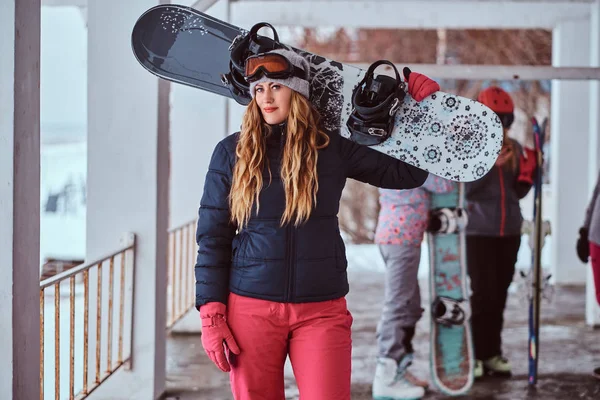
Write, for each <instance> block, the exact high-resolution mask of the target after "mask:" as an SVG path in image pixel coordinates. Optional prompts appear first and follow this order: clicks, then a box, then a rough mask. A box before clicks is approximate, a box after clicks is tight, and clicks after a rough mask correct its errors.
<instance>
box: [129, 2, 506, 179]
mask: <svg viewBox="0 0 600 400" xmlns="http://www.w3.org/2000/svg"><path fill="white" fill-rule="evenodd" d="M247 33H248V31H246V30H244V29H240V28H238V27H236V26H233V25H230V24H228V23H226V22H223V21H220V20H218V19H216V18H213V17H211V16H209V15H206V14H204V13H201V12H199V11H197V10H194V9H192V8H189V7H185V6H178V5H160V6H156V7H153V8H151V9H150V10H148V11H146V12H145V13H144V14H143V15H142V16H141V17H140V18H139V20H138V21H137V22H136V24H135V27H134V29H133V33H132V47H133V52H134V54H135V56H136V58H137V59H138V61H139V62H140V64H142V66H144V68H146V69H147V70H148V71H150V72H152V73H153V74H155V75H157V76H159V77H161V78H163V79H167V80H171V81H174V82H178V83H182V84H186V85H190V86H193V87H196V88H200V89H202V90H207V91H210V92H213V93H216V94H219V95H222V96H227V97H230V98H231V97H232V95H231V93H230V92H229V90H228V89H227V87H226V86H225V85H224V84H223V83H222V82H221V75H222V74H224V73H226V72H228V71H229V55H230V45H231V44H232V42H233V40H234V39H235V38H236V37H237V36H238V35H240V34H242V35H245V34H247ZM284 46H285V45H284ZM285 47H287V48H288V49H291V50H293V51H295V52H297V53H298V54H300V55H302V56H303V57H304V58H306V59H307V60H308V61H309V63H310V65H311V102H312V103H313V104H314V105H315V107H316V108H317V109H318V110H319V112H320V113H321V117H322V122H323V125H324V128H325V129H327V130H328V131H332V132H339V134H340V135H342V136H344V137H349V136H350V132H349V131H348V129H347V128H346V121H347V120H348V117H349V116H350V114H351V113H352V103H351V100H352V92H353V90H354V89H355V87H356V86H357V85H358V83H359V82H360V81H361V79H362V78H363V76H364V74H365V73H366V71H365V70H362V69H360V68H357V67H354V66H351V65H347V64H342V63H340V62H337V61H334V60H330V59H327V58H325V57H322V56H319V55H316V54H312V53H310V52H307V51H304V50H300V49H296V48H293V47H291V46H285ZM371 147H372V148H373V149H375V150H377V151H379V152H382V153H385V154H388V155H390V156H392V157H395V158H397V159H400V160H402V161H405V162H406V163H408V164H411V165H414V166H416V167H419V168H421V169H424V170H426V171H429V172H431V173H433V174H435V175H438V176H442V177H444V178H447V179H451V180H454V181H461V182H468V181H473V180H476V179H479V178H481V177H482V176H483V175H485V173H487V172H488V171H489V170H490V169H491V167H492V166H493V164H494V162H495V160H496V158H497V156H498V154H499V153H500V149H501V147H502V125H501V123H500V120H499V118H498V117H497V116H496V114H495V113H494V112H492V111H491V110H490V109H489V108H487V107H486V106H484V105H483V104H481V103H478V102H476V101H474V100H471V99H467V98H464V97H460V96H455V95H451V94H448V93H444V92H436V93H434V94H433V95H431V96H429V97H428V98H426V99H424V100H423V101H421V102H416V101H415V100H414V99H412V98H411V97H410V96H409V95H408V94H407V96H406V97H405V99H404V101H403V103H402V106H401V107H400V109H399V111H398V112H397V113H396V115H395V121H394V129H393V133H392V136H391V137H390V138H389V139H388V140H386V141H385V142H383V143H381V144H379V145H375V146H371Z"/></svg>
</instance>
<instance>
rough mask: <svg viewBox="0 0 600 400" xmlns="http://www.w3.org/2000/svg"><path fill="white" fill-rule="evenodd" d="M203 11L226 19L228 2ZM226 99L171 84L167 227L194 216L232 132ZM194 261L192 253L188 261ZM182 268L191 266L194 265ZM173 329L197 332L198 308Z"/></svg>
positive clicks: (221, 0) (174, 330) (191, 266)
mask: <svg viewBox="0 0 600 400" xmlns="http://www.w3.org/2000/svg"><path fill="white" fill-rule="evenodd" d="M200 5H202V4H199V6H200ZM200 11H202V10H201V9H200ZM203 12H205V13H207V14H209V15H211V16H213V17H215V18H219V19H222V20H224V21H227V19H228V12H229V1H228V0H220V1H218V2H217V3H215V4H214V5H212V6H211V7H210V8H209V9H207V10H206V11H203ZM227 102H228V100H227V99H226V98H225V97H222V96H218V95H216V94H213V93H208V92H205V91H202V90H200V89H195V88H192V87H189V86H184V85H179V84H171V177H170V187H171V190H170V206H171V213H170V218H171V219H170V221H169V226H170V227H171V228H174V227H178V226H181V225H183V224H184V223H186V222H188V221H191V220H193V219H195V218H197V217H198V206H199V205H200V197H201V196H202V191H203V188H204V178H205V176H206V172H207V170H208V163H209V161H210V157H211V155H212V152H213V150H214V148H215V146H216V144H217V143H218V142H219V141H221V140H222V139H223V138H224V137H225V136H227V135H229V134H230V133H232V132H229V131H228V128H227V125H228V123H227V122H228V121H227V116H228V107H229V106H228V104H227ZM195 261H196V258H195V256H194V258H193V259H192V262H195ZM186 268H192V269H193V268H194V265H193V264H192V265H187V266H186ZM191 276H192V277H193V274H192V275H191ZM192 279H193V278H192ZM173 332H200V318H198V311H196V310H195V309H192V310H191V311H190V312H189V313H188V314H187V315H186V316H185V317H183V318H182V319H181V320H180V321H179V322H178V323H177V324H176V325H175V326H174V327H173Z"/></svg>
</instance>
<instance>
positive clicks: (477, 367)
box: [473, 360, 483, 379]
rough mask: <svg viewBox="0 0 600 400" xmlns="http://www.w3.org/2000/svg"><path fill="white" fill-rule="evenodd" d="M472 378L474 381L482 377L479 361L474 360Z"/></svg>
mask: <svg viewBox="0 0 600 400" xmlns="http://www.w3.org/2000/svg"><path fill="white" fill-rule="evenodd" d="M473 377H474V378H475V379H479V378H481V377H483V362H482V361H481V360H475V368H473Z"/></svg>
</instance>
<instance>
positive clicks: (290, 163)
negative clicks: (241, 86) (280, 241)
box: [229, 91, 329, 229]
mask: <svg viewBox="0 0 600 400" xmlns="http://www.w3.org/2000/svg"><path fill="white" fill-rule="evenodd" d="M319 119H320V115H319V113H318V111H317V110H316V109H315V108H314V107H313V106H312V104H311V103H310V102H309V101H308V100H307V99H306V98H305V97H304V96H302V95H300V94H298V93H296V92H295V91H292V97H291V104H290V112H289V115H288V119H287V130H286V135H285V138H282V140H285V146H284V148H283V157H282V161H281V171H280V173H281V179H282V180H283V186H284V190H285V211H284V213H283V215H282V217H281V225H282V226H283V225H285V224H286V223H290V222H293V223H294V224H295V225H296V226H297V225H299V224H301V223H302V222H305V221H306V220H307V219H308V218H309V216H310V214H311V212H312V209H313V206H314V205H315V204H316V201H317V191H318V189H319V183H318V180H317V160H318V157H319V154H318V152H317V150H319V149H323V148H325V147H327V145H329V137H328V136H327V135H326V134H325V133H324V132H323V131H321V130H319V129H318V126H319V125H318V124H319ZM265 130H266V131H267V134H270V133H271V128H270V126H269V125H267V124H266V123H265V122H264V120H263V118H262V114H261V111H260V108H259V107H258V104H257V103H256V100H255V99H252V101H251V102H250V104H248V107H247V109H246V112H245V113H244V117H243V119H242V129H241V133H240V137H239V141H238V143H237V147H236V149H235V154H236V156H237V160H236V163H235V167H234V169H233V180H232V184H231V192H230V194H229V207H230V210H231V221H232V222H233V223H236V224H237V226H238V228H240V229H241V228H242V227H244V226H246V225H247V223H248V220H249V219H250V214H251V213H252V207H253V204H254V202H256V212H257V213H258V210H259V207H260V204H259V195H260V191H261V190H262V187H263V175H262V174H263V169H264V167H265V164H266V166H267V168H268V170H269V183H270V182H271V168H270V166H269V163H268V159H267V158H266V134H265Z"/></svg>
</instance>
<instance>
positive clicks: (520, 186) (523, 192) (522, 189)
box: [515, 181, 532, 200]
mask: <svg viewBox="0 0 600 400" xmlns="http://www.w3.org/2000/svg"><path fill="white" fill-rule="evenodd" d="M531 187H532V185H530V184H529V183H527V182H519V181H516V183H515V193H516V194H517V198H518V199H519V200H521V199H522V198H524V197H525V196H527V193H529V191H530V190H531Z"/></svg>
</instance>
